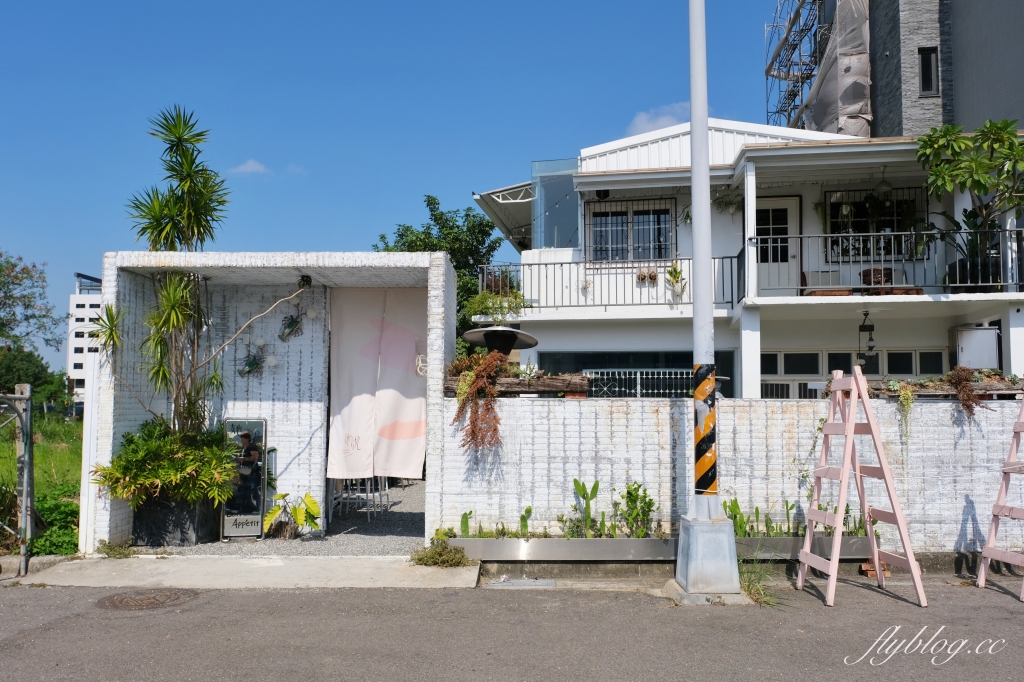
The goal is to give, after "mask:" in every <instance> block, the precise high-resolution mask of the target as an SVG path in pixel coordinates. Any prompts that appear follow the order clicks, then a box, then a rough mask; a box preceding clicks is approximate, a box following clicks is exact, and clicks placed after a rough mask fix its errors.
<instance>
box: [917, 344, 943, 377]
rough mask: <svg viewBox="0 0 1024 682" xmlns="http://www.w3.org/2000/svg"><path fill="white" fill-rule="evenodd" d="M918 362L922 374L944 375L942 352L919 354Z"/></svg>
mask: <svg viewBox="0 0 1024 682" xmlns="http://www.w3.org/2000/svg"><path fill="white" fill-rule="evenodd" d="M917 361H918V366H919V367H920V368H921V374H936V375H938V374H943V373H944V369H943V365H942V351H941V350H929V351H924V350H923V351H921V352H920V353H918V354H917Z"/></svg>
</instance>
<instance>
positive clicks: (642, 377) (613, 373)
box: [583, 369, 693, 398]
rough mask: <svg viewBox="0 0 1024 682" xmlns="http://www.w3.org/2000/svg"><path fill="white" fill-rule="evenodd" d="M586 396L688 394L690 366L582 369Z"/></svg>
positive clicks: (665, 395) (620, 396)
mask: <svg viewBox="0 0 1024 682" xmlns="http://www.w3.org/2000/svg"><path fill="white" fill-rule="evenodd" d="M583 374H584V376H587V377H590V390H588V391H587V397H588V398H689V397H690V392H691V391H692V390H693V370H690V369H585V370H583Z"/></svg>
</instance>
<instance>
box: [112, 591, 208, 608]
mask: <svg viewBox="0 0 1024 682" xmlns="http://www.w3.org/2000/svg"><path fill="white" fill-rule="evenodd" d="M198 594H199V593H198V592H196V591H195V590H141V591H138V592H122V593H120V594H112V595H110V596H109V597H104V598H103V599H100V600H99V601H98V602H96V606H98V607H100V608H101V609H114V610H117V611H143V610H146V609H162V608H164V607H167V606H177V605H178V604H184V603H185V602H187V601H189V600H190V599H192V598H193V597H195V596H197V595H198Z"/></svg>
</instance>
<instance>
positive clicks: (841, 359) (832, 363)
mask: <svg viewBox="0 0 1024 682" xmlns="http://www.w3.org/2000/svg"><path fill="white" fill-rule="evenodd" d="M837 369H841V370H843V375H844V376H845V375H847V374H853V353H829V354H828V373H829V374H831V373H832V372H834V371H836V370H837Z"/></svg>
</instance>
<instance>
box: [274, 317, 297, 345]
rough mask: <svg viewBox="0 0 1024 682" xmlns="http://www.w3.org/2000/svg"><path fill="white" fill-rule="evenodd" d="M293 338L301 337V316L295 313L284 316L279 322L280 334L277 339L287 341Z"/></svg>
mask: <svg viewBox="0 0 1024 682" xmlns="http://www.w3.org/2000/svg"><path fill="white" fill-rule="evenodd" d="M293 336H302V315H300V314H299V313H298V312H297V311H296V313H295V314H294V315H285V316H284V319H283V320H282V321H281V333H280V334H278V335H277V338H279V339H281V340H282V341H287V340H288V339H290V338H292V337H293Z"/></svg>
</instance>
